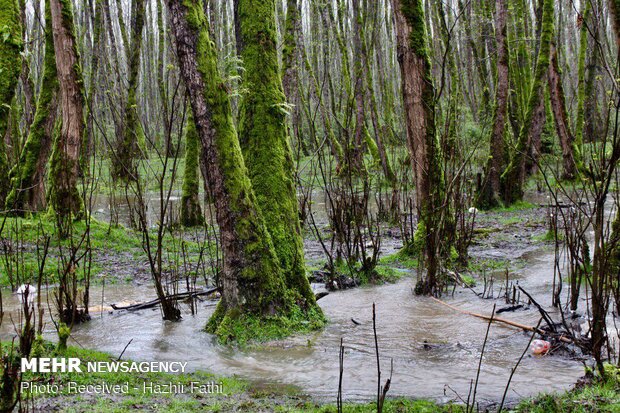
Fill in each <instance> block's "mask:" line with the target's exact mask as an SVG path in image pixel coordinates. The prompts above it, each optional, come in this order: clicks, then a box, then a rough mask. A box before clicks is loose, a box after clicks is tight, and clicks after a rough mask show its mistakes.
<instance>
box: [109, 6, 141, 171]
mask: <svg viewBox="0 0 620 413" xmlns="http://www.w3.org/2000/svg"><path fill="white" fill-rule="evenodd" d="M145 4H146V1H145V0H137V1H136V2H135V3H134V4H133V7H134V8H133V9H132V10H133V11H134V12H135V16H132V38H131V48H130V49H129V54H128V60H129V62H128V66H129V76H128V82H127V101H126V102H125V113H124V120H123V136H122V137H120V140H119V142H118V145H117V148H116V154H115V155H116V156H115V157H114V158H113V159H114V162H113V165H114V168H113V173H114V176H116V177H118V178H121V179H123V180H125V181H132V180H136V179H137V169H136V165H135V159H136V158H137V157H138V156H139V155H140V149H141V148H142V149H145V148H146V141H145V137H144V131H143V130H142V123H141V122H140V117H139V114H138V98H137V94H136V92H137V88H138V74H139V69H140V49H141V47H142V37H143V36H142V32H143V30H142V29H143V27H144V22H145ZM121 27H123V24H122V23H121ZM125 47H128V46H127V45H125Z"/></svg>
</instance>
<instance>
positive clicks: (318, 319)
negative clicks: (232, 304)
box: [207, 304, 325, 346]
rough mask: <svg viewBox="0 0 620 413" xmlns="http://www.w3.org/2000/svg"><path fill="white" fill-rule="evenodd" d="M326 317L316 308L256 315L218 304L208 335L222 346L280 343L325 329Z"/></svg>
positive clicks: (296, 308)
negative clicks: (297, 335) (298, 334)
mask: <svg viewBox="0 0 620 413" xmlns="http://www.w3.org/2000/svg"><path fill="white" fill-rule="evenodd" d="M324 325H325V317H324V316H323V313H322V312H321V311H317V310H315V309H314V308H311V309H309V310H305V309H304V310H302V309H301V308H299V307H297V306H295V307H293V309H292V310H290V312H289V313H288V314H286V315H273V316H264V315H253V314H249V313H247V312H243V313H242V312H240V311H238V310H233V311H228V312H226V310H225V309H224V306H223V305H221V304H218V306H217V308H216V310H215V313H214V314H213V316H212V317H211V320H209V323H208V324H207V331H208V332H211V333H213V334H215V335H216V336H217V337H218V340H219V341H220V343H231V342H234V343H236V344H239V345H242V346H243V345H247V344H251V343H261V342H266V341H269V340H277V339H281V338H284V337H287V336H290V335H292V334H294V333H305V332H310V331H314V330H317V329H320V328H322V327H323V326H324Z"/></svg>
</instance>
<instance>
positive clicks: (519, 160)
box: [501, 0, 554, 205]
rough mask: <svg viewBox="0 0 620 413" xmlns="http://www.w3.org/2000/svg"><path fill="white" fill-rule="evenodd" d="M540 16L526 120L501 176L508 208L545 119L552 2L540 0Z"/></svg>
mask: <svg viewBox="0 0 620 413" xmlns="http://www.w3.org/2000/svg"><path fill="white" fill-rule="evenodd" d="M542 2H543V5H542V7H543V16H542V30H541V35H540V47H539V50H538V60H537V62H536V69H535V72H534V79H533V81H532V86H531V90H530V95H529V101H528V106H527V112H526V116H525V121H524V123H523V125H522V126H521V130H520V131H519V138H518V141H517V146H516V148H515V150H514V153H513V154H512V156H511V160H510V163H509V164H508V166H507V167H506V170H505V171H504V173H503V174H502V177H501V183H502V198H503V200H504V203H506V204H507V205H511V204H513V203H515V202H516V201H519V200H521V199H523V184H524V181H525V161H526V159H527V157H528V156H529V153H530V148H531V147H532V145H534V144H535V142H534V140H535V138H536V137H537V136H540V135H539V133H538V132H539V129H540V130H542V125H544V116H542V121H541V120H540V118H541V116H540V105H541V104H542V106H543V108H544V104H543V102H544V100H543V97H544V93H545V76H546V75H547V72H548V70H549V57H550V47H551V39H552V37H553V32H554V29H553V26H554V24H553V19H554V8H553V5H554V0H542Z"/></svg>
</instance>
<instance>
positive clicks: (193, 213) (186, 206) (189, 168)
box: [181, 114, 204, 227]
mask: <svg viewBox="0 0 620 413" xmlns="http://www.w3.org/2000/svg"><path fill="white" fill-rule="evenodd" d="M198 158H199V150H198V132H197V131H196V124H195V123H194V118H193V117H192V116H191V114H190V115H189V116H188V119H187V130H186V132H185V170H184V171H183V194H182V196H181V224H182V225H184V226H186V227H194V226H197V225H202V224H203V223H204V217H203V216H202V210H201V208H200V200H199V198H198V189H199V183H200V179H199V177H198Z"/></svg>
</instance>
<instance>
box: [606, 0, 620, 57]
mask: <svg viewBox="0 0 620 413" xmlns="http://www.w3.org/2000/svg"><path fill="white" fill-rule="evenodd" d="M608 3H609V11H610V12H611V21H612V23H613V25H614V31H615V33H616V45H617V47H618V48H620V0H608Z"/></svg>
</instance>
